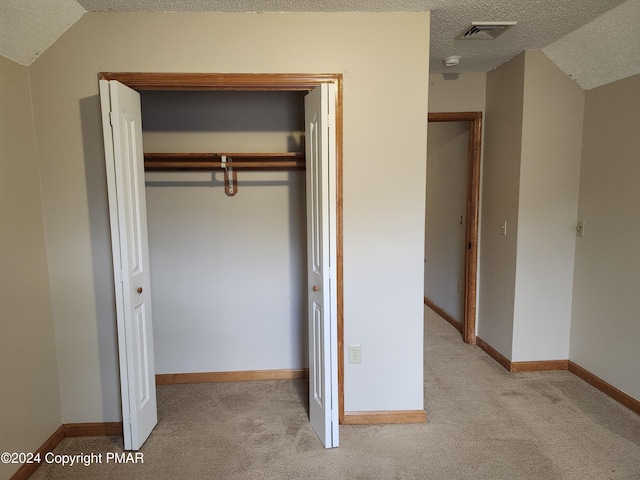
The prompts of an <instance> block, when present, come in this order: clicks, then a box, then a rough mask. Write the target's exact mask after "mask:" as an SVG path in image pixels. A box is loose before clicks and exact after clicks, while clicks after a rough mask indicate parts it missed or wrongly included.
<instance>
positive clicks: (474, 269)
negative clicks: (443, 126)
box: [428, 112, 482, 344]
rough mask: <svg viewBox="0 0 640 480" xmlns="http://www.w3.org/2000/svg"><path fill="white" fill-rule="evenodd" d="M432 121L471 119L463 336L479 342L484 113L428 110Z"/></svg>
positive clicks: (470, 342)
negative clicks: (477, 337) (479, 248)
mask: <svg viewBox="0 0 640 480" xmlns="http://www.w3.org/2000/svg"><path fill="white" fill-rule="evenodd" d="M428 120H429V122H469V123H470V125H469V147H468V153H467V158H468V160H467V191H466V192H467V200H466V203H467V222H466V227H465V245H466V246H467V248H466V249H465V252H466V253H465V275H464V276H465V279H464V280H465V282H464V283H465V294H464V320H463V324H462V331H461V333H462V338H463V339H464V341H465V343H469V344H475V343H476V312H477V306H476V302H477V293H478V292H477V289H478V223H479V218H480V162H481V157H482V112H437V113H429V118H428Z"/></svg>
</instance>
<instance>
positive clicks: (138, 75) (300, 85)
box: [98, 72, 344, 424]
mask: <svg viewBox="0 0 640 480" xmlns="http://www.w3.org/2000/svg"><path fill="white" fill-rule="evenodd" d="M98 77H99V79H100V80H117V81H119V82H120V83H123V84H124V85H127V86H128V87H130V88H133V89H134V90H201V91H207V90H210V91H216V90H217V91H220V90H225V91H310V90H313V89H314V88H316V87H317V86H319V85H320V84H322V83H334V84H335V85H336V149H337V151H336V196H337V198H336V225H337V227H336V259H337V264H336V291H337V292H336V293H337V305H336V309H337V319H336V321H337V326H338V331H337V336H338V345H337V348H338V352H337V353H338V423H339V424H343V423H344V315H343V312H344V310H343V299H344V296H343V270H342V264H343V262H342V259H343V256H342V248H343V242H342V236H343V229H342V138H343V136H342V132H343V130H342V128H343V127H342V74H298V73H289V74H277V73H276V74H270V73H266V74H260V73H257V74H253V73H251V74H247V73H155V72H101V73H99V74H98Z"/></svg>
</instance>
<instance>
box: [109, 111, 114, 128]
mask: <svg viewBox="0 0 640 480" xmlns="http://www.w3.org/2000/svg"><path fill="white" fill-rule="evenodd" d="M109 125H111V126H112V127H113V112H109Z"/></svg>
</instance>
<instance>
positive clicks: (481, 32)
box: [456, 22, 518, 40]
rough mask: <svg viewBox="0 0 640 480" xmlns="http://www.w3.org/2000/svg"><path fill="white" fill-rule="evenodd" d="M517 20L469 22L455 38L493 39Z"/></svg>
mask: <svg viewBox="0 0 640 480" xmlns="http://www.w3.org/2000/svg"><path fill="white" fill-rule="evenodd" d="M516 23H518V22H471V25H469V26H468V27H467V28H465V29H464V30H463V31H462V32H461V33H460V35H458V36H457V37H456V40H493V39H494V38H496V37H498V36H499V35H502V34H503V33H504V32H506V31H507V30H509V29H510V28H511V27H513V26H514V25H515V24H516Z"/></svg>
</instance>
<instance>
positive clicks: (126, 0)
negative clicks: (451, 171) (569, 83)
mask: <svg viewBox="0 0 640 480" xmlns="http://www.w3.org/2000/svg"><path fill="white" fill-rule="evenodd" d="M425 10H430V11H431V52H430V66H431V67H430V68H431V72H433V73H466V72H488V71H490V70H492V69H494V68H496V67H497V66H498V65H500V64H502V63H504V62H505V61H507V60H509V59H510V58H512V57H514V56H515V55H517V54H518V53H520V52H522V51H523V50H540V49H542V50H543V52H544V53H545V54H546V55H547V56H548V57H549V58H550V59H551V60H553V61H554V62H555V63H556V64H557V65H558V66H559V67H560V68H561V69H562V70H563V71H564V72H565V73H566V74H567V75H570V76H571V77H572V78H573V79H574V80H576V81H577V82H578V83H579V84H580V85H581V86H582V87H583V88H585V89H590V88H594V87H596V86H599V85H603V84H605V83H609V82H611V81H615V80H618V79H620V78H626V77H627V76H630V75H634V74H636V73H639V72H640V53H639V52H640V48H639V47H638V45H640V41H639V40H638V35H639V34H638V32H639V31H640V29H638V28H637V25H636V21H637V19H638V18H640V1H639V0H626V1H624V0H405V1H403V0H244V1H242V0H218V1H216V0H28V1H26V0H1V2H0V55H2V56H4V57H6V58H9V59H11V60H13V61H15V62H17V63H20V64H23V65H30V64H31V63H32V62H34V61H35V60H36V59H37V58H38V56H39V55H40V54H41V53H42V52H44V51H45V50H46V49H47V48H48V47H49V46H50V45H51V44H53V43H54V42H55V41H56V40H57V39H58V37H59V36H60V35H62V34H63V33H64V32H65V31H66V30H67V29H68V28H69V27H70V26H71V25H73V24H74V23H75V22H76V21H78V20H79V19H80V18H81V17H82V15H84V14H85V13H86V12H88V11H95V12H109V11H157V12H183V11H220V12H259V11H277V12H280V11H317V12H332V11H339V12H348V11H369V12H378V11H425ZM472 21H517V22H518V24H517V25H516V26H515V27H513V28H511V29H510V30H509V31H507V32H505V33H504V34H503V35H501V36H500V37H498V38H496V39H495V40H475V41H471V40H456V39H455V37H456V36H457V35H458V34H459V33H460V32H461V31H462V30H463V29H464V28H466V27H467V26H468V25H470V23H471V22H472ZM594 32H597V34H594ZM449 55H459V56H460V57H461V61H460V64H459V65H458V66H456V67H449V68H448V67H445V66H444V64H443V58H444V57H446V56H449Z"/></svg>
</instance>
